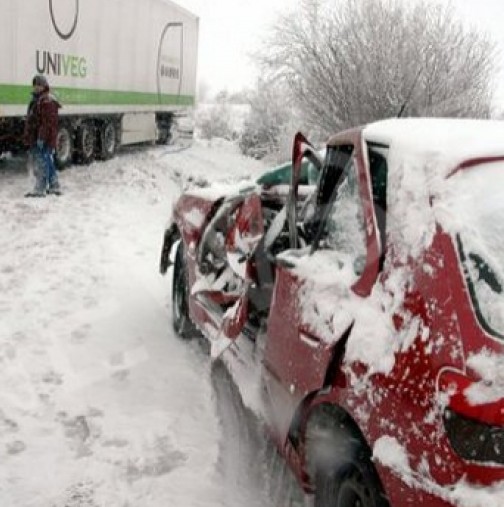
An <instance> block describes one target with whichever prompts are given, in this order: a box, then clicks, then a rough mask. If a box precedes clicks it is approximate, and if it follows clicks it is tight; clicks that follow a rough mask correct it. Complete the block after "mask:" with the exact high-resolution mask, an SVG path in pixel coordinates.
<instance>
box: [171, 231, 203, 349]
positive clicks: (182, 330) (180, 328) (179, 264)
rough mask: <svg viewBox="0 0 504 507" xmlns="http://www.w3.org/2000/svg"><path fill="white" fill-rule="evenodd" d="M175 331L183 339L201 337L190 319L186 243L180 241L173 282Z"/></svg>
mask: <svg viewBox="0 0 504 507" xmlns="http://www.w3.org/2000/svg"><path fill="white" fill-rule="evenodd" d="M172 312H173V329H174V330H175V333H177V335H179V336H180V337H181V338H186V339H190V338H194V337H196V336H199V332H198V331H197V329H196V327H195V325H194V324H193V323H192V321H191V318H190V317H189V278H188V273H187V267H186V262H185V252H184V243H183V241H180V242H179V244H178V247H177V253H176V255H175V264H174V266H173V282H172Z"/></svg>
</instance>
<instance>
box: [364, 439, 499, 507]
mask: <svg viewBox="0 0 504 507" xmlns="http://www.w3.org/2000/svg"><path fill="white" fill-rule="evenodd" d="M373 458H374V460H375V461H377V462H379V463H381V464H382V465H384V466H386V467H388V468H390V469H391V470H393V471H394V472H395V473H396V474H397V475H399V476H400V477H401V478H402V479H403V480H404V481H405V483H406V484H409V485H410V486H413V487H417V488H418V489H421V490H423V491H426V492H428V493H432V494H434V495H436V496H439V497H440V498H443V499H444V500H446V501H447V502H450V503H452V505H455V506H457V507H501V506H502V502H503V499H504V482H499V483H497V484H494V485H493V486H487V487H479V486H474V485H471V484H468V483H467V482H465V481H464V480H461V481H459V482H458V483H457V484H455V485H454V486H452V487H450V488H443V487H441V486H439V485H438V484H436V483H435V482H434V481H433V480H432V478H431V477H430V476H429V471H428V468H427V469H425V470H419V471H418V472H415V471H414V470H412V469H411V467H410V464H409V458H408V455H407V452H406V450H405V449H404V447H403V446H402V445H401V444H400V443H399V442H398V441H397V439H395V438H394V437H391V436H388V435H385V436H382V437H380V438H379V439H378V440H376V442H375V445H374V447H373Z"/></svg>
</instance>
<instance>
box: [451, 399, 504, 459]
mask: <svg viewBox="0 0 504 507" xmlns="http://www.w3.org/2000/svg"><path fill="white" fill-rule="evenodd" d="M443 420H444V425H445V429H446V434H447V436H448V440H449V441H450V444H451V446H452V447H453V449H454V450H455V452H456V453H457V454H458V455H459V456H460V457H461V458H463V459H465V460H468V461H477V462H492V463H498V464H501V465H504V427H502V426H493V425H489V424H485V423H482V422H480V421H476V420H474V419H470V418H468V417H465V416H463V415H460V414H457V413H456V412H454V411H453V410H450V409H446V410H445V413H444V417H443Z"/></svg>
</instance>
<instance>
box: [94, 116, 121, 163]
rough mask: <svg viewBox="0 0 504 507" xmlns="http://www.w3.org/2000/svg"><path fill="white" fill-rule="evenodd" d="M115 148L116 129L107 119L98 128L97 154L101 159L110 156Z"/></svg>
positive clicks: (106, 158)
mask: <svg viewBox="0 0 504 507" xmlns="http://www.w3.org/2000/svg"><path fill="white" fill-rule="evenodd" d="M116 150H117V131H116V127H115V125H114V123H113V122H111V121H107V122H105V123H104V124H103V125H102V126H101V128H100V136H99V138H98V156H99V158H101V159H102V160H108V159H109V158H112V157H113V156H114V154H115V152H116Z"/></svg>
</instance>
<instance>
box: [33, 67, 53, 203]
mask: <svg viewBox="0 0 504 507" xmlns="http://www.w3.org/2000/svg"><path fill="white" fill-rule="evenodd" d="M32 84H33V91H32V98H31V100H30V103H29V104H28V111H27V116H26V124H25V131H24V138H25V143H26V144H27V145H28V146H29V148H30V153H31V156H32V157H33V161H34V163H35V178H36V181H35V188H34V189H33V190H32V191H31V192H28V193H27V194H25V197H45V195H46V192H47V193H49V194H56V195H60V194H61V189H60V185H59V182H58V174H57V172H56V167H55V165H54V150H55V149H56V137H57V134H58V109H59V108H60V107H61V104H60V103H59V102H58V101H57V100H56V98H55V97H54V96H52V95H51V94H50V93H49V83H48V82H47V79H46V78H45V77H44V76H41V75H37V76H35V77H34V78H33V81H32Z"/></svg>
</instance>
